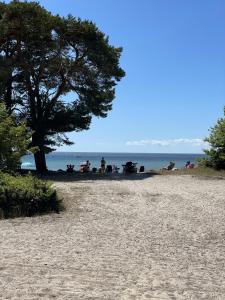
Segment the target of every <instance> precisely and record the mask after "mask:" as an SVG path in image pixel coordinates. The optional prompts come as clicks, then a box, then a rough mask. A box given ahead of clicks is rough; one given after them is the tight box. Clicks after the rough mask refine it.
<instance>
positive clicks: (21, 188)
mask: <svg viewBox="0 0 225 300" xmlns="http://www.w3.org/2000/svg"><path fill="white" fill-rule="evenodd" d="M60 209H61V201H60V200H59V199H58V196H57V193H56V190H54V189H53V188H52V187H51V185H50V184H49V183H48V182H45V181H43V180H40V179H38V178H36V177H33V176H31V175H27V176H12V175H9V174H5V173H0V211H1V214H0V217H2V218H10V217H19V216H29V217H30V216H33V215H36V214H43V213H47V212H57V213H58V212H59V210H60Z"/></svg>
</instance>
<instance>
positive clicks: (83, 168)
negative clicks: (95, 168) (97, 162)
mask: <svg viewBox="0 0 225 300" xmlns="http://www.w3.org/2000/svg"><path fill="white" fill-rule="evenodd" d="M90 165H91V163H90V162H89V160H87V161H86V162H83V163H82V164H81V166H80V171H81V172H82V173H84V172H89V171H90Z"/></svg>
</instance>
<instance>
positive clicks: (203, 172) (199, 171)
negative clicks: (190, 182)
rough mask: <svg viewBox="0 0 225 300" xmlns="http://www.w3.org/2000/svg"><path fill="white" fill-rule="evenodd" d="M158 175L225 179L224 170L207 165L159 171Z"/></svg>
mask: <svg viewBox="0 0 225 300" xmlns="http://www.w3.org/2000/svg"><path fill="white" fill-rule="evenodd" d="M156 173H157V174H158V175H193V176H200V177H210V178H224V179H225V171H224V170H215V169H213V168H207V167H197V168H194V169H179V170H176V171H166V170H162V171H157V172H156Z"/></svg>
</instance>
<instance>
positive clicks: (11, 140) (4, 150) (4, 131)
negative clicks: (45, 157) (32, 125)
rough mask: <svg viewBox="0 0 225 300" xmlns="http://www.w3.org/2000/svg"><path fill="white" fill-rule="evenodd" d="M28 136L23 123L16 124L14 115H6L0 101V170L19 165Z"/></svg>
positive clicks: (26, 147)
mask: <svg viewBox="0 0 225 300" xmlns="http://www.w3.org/2000/svg"><path fill="white" fill-rule="evenodd" d="M30 137H31V133H28V131H27V128H26V126H25V124H21V125H18V124H17V123H16V119H15V116H13V115H11V116H8V112H7V110H6V108H5V106H4V105H3V104H2V103H0V170H16V169H17V168H18V167H19V166H20V158H21V157H22V156H23V155H25V154H26V153H27V150H28V146H29V143H30ZM31 150H32V149H31Z"/></svg>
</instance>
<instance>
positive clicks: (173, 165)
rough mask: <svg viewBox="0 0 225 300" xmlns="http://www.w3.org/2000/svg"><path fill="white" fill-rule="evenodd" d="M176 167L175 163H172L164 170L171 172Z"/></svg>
mask: <svg viewBox="0 0 225 300" xmlns="http://www.w3.org/2000/svg"><path fill="white" fill-rule="evenodd" d="M174 167H175V162H173V161H171V162H170V163H169V165H168V166H167V167H164V168H162V169H163V170H168V171H171V170H173V169H174Z"/></svg>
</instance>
